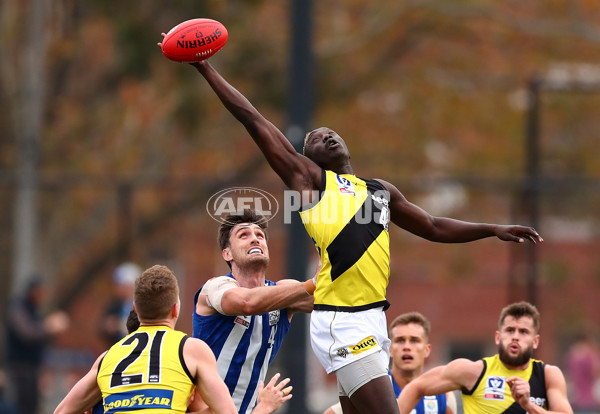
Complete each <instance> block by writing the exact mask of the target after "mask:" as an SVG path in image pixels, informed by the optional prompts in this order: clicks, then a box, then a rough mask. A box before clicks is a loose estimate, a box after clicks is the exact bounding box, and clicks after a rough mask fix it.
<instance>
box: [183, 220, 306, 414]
mask: <svg viewBox="0 0 600 414" xmlns="http://www.w3.org/2000/svg"><path fill="white" fill-rule="evenodd" d="M266 228H267V221H266V220H265V218H264V217H263V216H262V215H260V214H257V213H256V212H255V211H253V210H249V209H248V210H245V211H243V212H240V213H237V214H233V215H229V216H228V217H226V218H225V220H224V222H223V223H222V224H221V225H220V227H219V236H218V243H219V247H220V248H221V253H222V255H223V259H224V260H225V261H226V262H227V264H228V265H229V267H230V269H231V272H230V273H229V274H227V275H225V276H218V277H215V278H212V279H210V280H209V281H207V282H206V283H205V284H204V285H203V286H202V288H201V289H200V290H198V292H197V293H196V296H195V297H194V314H193V327H194V333H193V336H194V337H195V338H200V339H202V340H203V341H205V342H206V343H207V344H208V346H210V348H211V349H212V350H213V352H214V353H215V356H216V357H217V366H218V370H219V375H221V378H223V379H224V380H225V383H226V384H227V386H228V387H229V392H230V394H231V396H232V397H233V401H234V402H235V405H236V407H237V409H238V411H239V412H240V413H249V412H250V411H251V410H252V407H254V405H255V404H256V396H257V390H258V389H257V386H258V384H259V382H260V381H264V379H265V376H266V374H267V369H268V368H269V365H270V364H271V362H272V361H273V359H274V358H275V355H276V354H277V352H278V351H279V348H280V347H281V343H282V341H283V338H284V337H285V335H286V334H287V332H288V330H289V328H290V321H291V319H292V315H293V314H294V313H295V312H299V311H300V312H310V311H312V308H313V296H312V293H313V291H314V289H315V282H314V280H313V279H309V280H307V281H306V282H304V283H300V282H298V281H297V280H293V279H284V280H280V281H278V282H277V283H274V282H272V281H270V280H267V278H266V271H267V266H268V265H269V248H268V245H267V234H266Z"/></svg>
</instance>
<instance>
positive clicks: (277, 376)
mask: <svg viewBox="0 0 600 414" xmlns="http://www.w3.org/2000/svg"><path fill="white" fill-rule="evenodd" d="M280 376H281V374H280V373H279V372H278V373H276V374H275V375H273V378H271V381H269V383H268V384H267V387H274V386H275V384H276V383H277V380H278V379H279V377H280ZM280 389H281V388H280Z"/></svg>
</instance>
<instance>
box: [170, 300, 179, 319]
mask: <svg viewBox="0 0 600 414" xmlns="http://www.w3.org/2000/svg"><path fill="white" fill-rule="evenodd" d="M179 303H180V302H179V300H178V301H177V302H175V303H174V304H173V308H172V309H171V316H172V317H173V318H178V317H179V306H180V305H179Z"/></svg>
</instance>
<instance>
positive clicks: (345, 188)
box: [335, 174, 356, 196]
mask: <svg viewBox="0 0 600 414" xmlns="http://www.w3.org/2000/svg"><path fill="white" fill-rule="evenodd" d="M335 178H336V183H337V186H338V190H339V191H340V194H349V195H353V196H355V195H356V191H354V184H352V181H350V180H349V179H347V178H344V177H340V176H339V175H337V174H336V175H335Z"/></svg>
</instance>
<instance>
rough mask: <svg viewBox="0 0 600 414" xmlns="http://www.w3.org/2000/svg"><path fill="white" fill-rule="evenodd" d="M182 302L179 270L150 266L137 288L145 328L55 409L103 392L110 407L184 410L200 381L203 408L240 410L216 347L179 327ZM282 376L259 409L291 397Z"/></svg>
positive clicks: (66, 412) (78, 405) (74, 408)
mask: <svg viewBox="0 0 600 414" xmlns="http://www.w3.org/2000/svg"><path fill="white" fill-rule="evenodd" d="M179 307H180V302H179V287H178V284H177V279H176V278H175V275H173V273H172V272H171V271H170V270H169V269H168V268H167V267H165V266H160V265H156V266H152V267H151V268H149V269H147V270H145V271H144V272H143V273H142V275H141V276H140V277H139V278H138V279H137V280H136V282H135V288H134V309H135V310H136V312H137V314H138V316H139V321H140V326H139V328H138V329H137V330H136V331H135V332H132V333H131V334H129V335H127V336H126V337H125V338H123V339H122V340H121V341H119V342H117V343H116V344H115V345H113V346H112V347H111V348H110V349H109V350H108V351H106V352H105V353H104V354H102V355H101V356H100V357H99V358H98V359H97V360H96V362H95V363H94V365H93V366H92V368H91V369H90V371H89V372H88V373H87V374H86V375H85V376H84V377H83V378H82V379H81V380H80V381H79V382H78V383H77V384H76V385H75V386H74V387H73V389H72V390H71V391H70V392H69V393H68V394H67V396H66V397H65V398H64V399H63V401H61V403H60V404H59V406H58V407H57V408H56V410H55V412H54V413H55V414H81V413H82V412H83V411H84V410H86V409H89V408H90V407H91V406H92V405H93V404H94V403H95V402H96V401H98V400H99V399H100V398H102V401H103V406H104V412H105V413H115V414H116V413H123V412H127V413H142V412H143V413H149V412H151V413H154V414H161V413H164V414H166V413H181V414H183V413H185V412H187V407H188V401H189V399H190V396H191V395H192V392H193V390H194V387H196V389H197V390H198V392H199V394H200V395H201V397H202V399H203V401H204V402H205V404H206V408H205V409H204V410H203V411H202V413H203V414H209V413H230V414H234V413H236V412H237V410H236V408H235V405H234V404H233V400H232V399H231V397H230V396H229V393H228V391H227V387H226V385H225V383H224V382H223V380H222V379H221V378H220V377H219V374H218V371H217V362H216V360H215V357H214V355H213V353H212V351H211V350H210V348H209V347H208V346H207V345H206V344H205V343H204V342H202V341H200V340H198V339H194V338H189V337H188V336H187V335H186V334H184V333H183V332H180V331H176V330H175V329H174V327H175V324H176V322H177V318H178V316H179ZM276 381H277V378H274V381H273V380H272V381H271V382H270V383H269V384H268V385H267V388H269V387H270V388H271V391H272V392H269V393H266V394H265V393H263V392H261V397H262V396H265V397H266V399H264V400H261V401H260V402H259V404H258V405H257V406H256V410H255V411H254V414H257V413H271V412H273V411H275V410H276V409H278V408H279V407H280V406H281V404H282V403H283V402H284V401H285V400H287V399H289V398H290V394H289V391H290V390H289V387H287V388H283V387H284V386H285V385H286V383H287V381H286V380H284V381H282V382H281V383H279V384H277V385H275V382H276ZM261 391H264V390H261ZM196 414H200V413H196Z"/></svg>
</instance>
